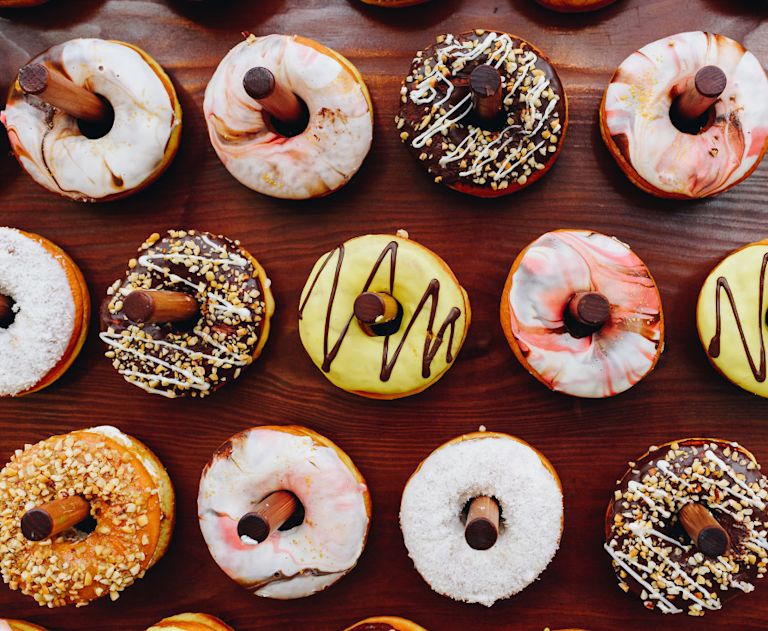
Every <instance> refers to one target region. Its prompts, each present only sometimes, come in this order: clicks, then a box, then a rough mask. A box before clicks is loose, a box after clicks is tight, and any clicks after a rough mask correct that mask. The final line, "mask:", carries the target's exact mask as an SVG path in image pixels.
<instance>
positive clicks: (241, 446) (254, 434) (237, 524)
mask: <svg viewBox="0 0 768 631" xmlns="http://www.w3.org/2000/svg"><path fill="white" fill-rule="evenodd" d="M278 495H282V496H285V497H287V498H288V501H287V502H286V503H284V504H282V500H280V503H281V504H280V505H278V504H277V502H276V503H275V504H271V502H272V501H273V499H274V498H275V497H276V496H278ZM286 507H287V510H286ZM197 508H198V516H199V518H200V529H201V530H202V532H203V537H204V539H205V542H206V544H208V549H209V550H210V552H211V555H212V556H213V559H214V560H215V561H216V563H218V564H219V567H221V569H222V570H223V571H224V572H225V573H226V574H227V575H228V576H229V577H230V578H231V579H233V580H234V581H236V582H238V583H239V584H240V585H242V586H243V587H245V588H246V589H247V590H248V591H251V592H253V593H254V594H255V595H256V596H264V597H267V598H278V599H291V598H303V597H304V596H310V595H312V594H314V593H315V592H319V591H321V590H323V589H325V588H326V587H328V586H330V585H332V584H333V583H335V582H336V581H338V580H339V579H340V578H341V577H343V576H344V575H345V574H347V573H348V572H350V571H351V570H352V569H353V568H354V567H355V565H356V564H357V560H358V558H359V557H360V555H361V554H362V552H363V548H364V547H365V542H366V539H367V537H368V527H369V524H370V519H371V497H370V495H369V493H368V487H367V486H366V484H365V480H364V479H363V476H362V475H361V474H360V472H359V471H358V470H357V468H356V467H355V465H354V464H353V463H352V461H351V460H350V459H349V456H347V454H345V453H344V452H343V451H342V450H341V449H340V448H339V447H337V446H336V445H335V444H333V443H332V442H331V441H330V440H328V439H327V438H325V437H324V436H321V435H320V434H317V433H315V432H313V431H312V430H310V429H306V428H304V427H297V426H287V427H276V426H264V427H253V428H251V429H247V430H245V431H242V432H240V433H238V434H235V435H234V436H232V437H231V438H230V439H229V440H228V441H226V442H225V443H224V444H223V445H222V446H221V447H219V449H218V450H217V451H216V453H215V454H214V455H213V457H212V458H211V460H210V462H209V463H208V464H207V465H206V467H205V469H204V470H203V475H202V477H201V479H200V492H199V495H198V498H197ZM281 511H282V512H281ZM254 520H255V521H258V522H260V523H257V524H254V523H253V522H254ZM257 531H258V532H259V534H258V535H256V534H255V533H256V532H257Z"/></svg>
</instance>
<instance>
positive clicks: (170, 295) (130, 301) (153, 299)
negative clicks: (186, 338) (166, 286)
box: [123, 289, 199, 322]
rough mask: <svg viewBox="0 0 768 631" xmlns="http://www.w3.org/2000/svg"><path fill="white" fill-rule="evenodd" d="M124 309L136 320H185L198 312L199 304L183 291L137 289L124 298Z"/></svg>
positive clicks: (127, 314) (130, 317)
mask: <svg viewBox="0 0 768 631" xmlns="http://www.w3.org/2000/svg"><path fill="white" fill-rule="evenodd" d="M123 310H124V311H125V315H126V316H128V318H129V319H131V320H133V321H134V322H185V321H187V320H191V319H192V318H194V317H195V316H196V315H197V314H198V312H199V305H198V304H197V301H196V300H195V299H194V298H193V297H192V296H190V295H189V294H185V293H184V292H181V291H164V290H152V289H136V290H134V291H132V292H131V293H130V294H128V295H127V296H126V297H125V299H124V300H123Z"/></svg>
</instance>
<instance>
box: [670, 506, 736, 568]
mask: <svg viewBox="0 0 768 631" xmlns="http://www.w3.org/2000/svg"><path fill="white" fill-rule="evenodd" d="M677 516H678V519H679V520H680V523H681V524H682V525H683V528H685V532H687V533H688V536H689V537H690V538H691V541H693V542H694V543H695V544H696V547H697V548H698V549H699V550H700V551H701V553H702V554H706V555H707V556H708V557H719V556H721V555H722V554H725V551H726V550H727V549H728V546H729V545H730V537H729V536H728V533H727V532H726V530H725V528H723V527H722V526H721V525H720V524H719V523H718V521H717V520H716V519H715V518H714V517H713V516H712V513H710V512H709V509H708V508H707V507H706V506H704V505H703V504H697V503H695V502H691V503H689V504H686V505H685V506H683V507H682V508H681V509H680V510H679V511H678V513H677Z"/></svg>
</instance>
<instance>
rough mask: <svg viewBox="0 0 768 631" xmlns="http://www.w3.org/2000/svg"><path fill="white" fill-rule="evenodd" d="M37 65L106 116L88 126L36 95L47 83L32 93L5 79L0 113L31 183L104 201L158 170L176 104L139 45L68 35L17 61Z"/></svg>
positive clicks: (174, 137) (171, 148) (177, 120)
mask: <svg viewBox="0 0 768 631" xmlns="http://www.w3.org/2000/svg"><path fill="white" fill-rule="evenodd" d="M37 65H42V66H44V67H45V68H46V69H47V71H46V70H43V71H42V72H43V73H47V74H46V76H47V77H48V81H49V82H53V81H54V80H55V81H56V82H58V84H63V85H64V86H65V89H75V90H78V91H79V93H80V95H81V96H78V97H77V99H79V100H80V101H82V100H83V97H82V93H83V92H85V96H86V97H89V98H90V99H93V93H95V94H96V95H100V96H101V97H103V98H104V99H106V100H107V101H108V102H109V106H110V107H109V108H106V109H107V114H106V119H107V120H106V123H105V124H104V125H99V126H97V127H98V129H90V128H88V127H86V126H85V125H83V124H79V122H78V119H77V118H76V117H75V116H73V115H71V114H69V113H67V112H66V111H64V109H62V108H61V105H62V104H60V106H59V107H54V104H51V103H49V102H48V101H46V100H44V99H46V98H48V99H49V100H56V99H55V98H53V96H50V97H49V94H51V95H52V94H53V90H52V89H50V88H49V89H47V90H46V91H45V92H44V93H43V94H41V95H40V96H35V95H33V94H28V93H25V92H24V90H23V89H22V85H21V80H20V79H17V80H16V81H15V82H14V83H13V85H12V86H11V89H10V93H9V95H8V102H7V105H6V109H5V111H4V112H3V113H2V114H0V121H2V122H3V124H4V125H5V127H6V128H7V130H8V137H9V139H10V142H11V149H12V151H13V153H14V155H15V156H16V158H17V160H18V161H19V164H21V166H22V168H23V169H24V170H25V171H27V173H29V175H31V176H32V178H33V179H34V180H35V181H36V182H37V183H38V184H40V185H42V186H43V187H45V188H47V189H48V190H49V191H52V192H54V193H58V194H59V195H62V196H64V197H67V198H69V199H73V200H77V201H111V200H114V199H118V198H121V197H125V196H126V195H130V194H131V193H135V192H137V191H139V190H141V189H143V188H144V187H146V186H147V185H149V184H150V183H151V182H153V181H154V180H155V179H156V178H157V177H158V176H159V175H160V174H161V173H162V172H163V171H165V169H166V167H167V166H168V165H169V164H170V163H171V161H172V160H173V158H174V156H175V155H176V150H177V149H178V146H179V137H180V135H181V105H180V104H179V100H178V98H177V97H176V91H175V90H174V88H173V84H172V83H171V80H170V79H169V78H168V75H167V74H166V73H165V71H164V70H163V69H162V68H161V67H160V66H159V65H158V63H157V62H156V61H155V60H154V59H152V58H151V57H150V56H149V55H148V54H147V53H145V52H144V51H143V50H141V49H139V48H137V47H136V46H133V45H132V44H126V43H125V42H118V41H112V40H103V39H73V40H70V41H68V42H64V43H63V44H59V45H57V46H54V47H53V48H50V49H48V50H47V51H45V52H43V53H41V54H40V55H38V56H37V57H35V58H34V59H32V60H31V62H30V64H29V65H28V66H25V68H30V67H32V66H37ZM22 72H24V69H23V70H22ZM22 76H23V75H22ZM57 77H58V79H56V78H57ZM73 84H74V88H72V85H73ZM67 86H68V87H67ZM80 86H82V88H86V89H87V90H83V89H82V88H81V87H80ZM77 99H76V103H77V102H79V101H78V100H77ZM70 101H71V99H67V101H66V106H67V107H69V106H70V105H71V103H70ZM97 104H98V100H97ZM112 115H113V118H114V120H113V122H112V124H111V127H110V126H109V120H110V116H112ZM100 134H101V135H100ZM89 136H91V137H89ZM97 136H98V137H97Z"/></svg>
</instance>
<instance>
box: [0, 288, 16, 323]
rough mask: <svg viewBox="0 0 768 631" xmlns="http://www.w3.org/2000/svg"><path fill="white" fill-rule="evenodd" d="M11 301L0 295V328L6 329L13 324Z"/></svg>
mask: <svg viewBox="0 0 768 631" xmlns="http://www.w3.org/2000/svg"><path fill="white" fill-rule="evenodd" d="M13 316H14V314H13V300H11V299H10V298H9V297H8V296H4V295H3V294H0V327H2V328H6V327H8V326H10V324H11V322H13Z"/></svg>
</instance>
